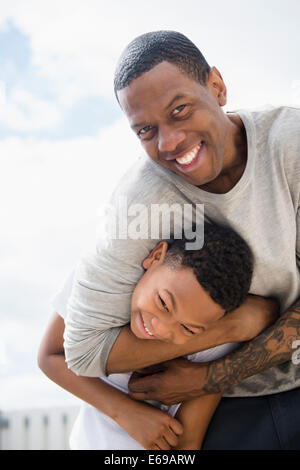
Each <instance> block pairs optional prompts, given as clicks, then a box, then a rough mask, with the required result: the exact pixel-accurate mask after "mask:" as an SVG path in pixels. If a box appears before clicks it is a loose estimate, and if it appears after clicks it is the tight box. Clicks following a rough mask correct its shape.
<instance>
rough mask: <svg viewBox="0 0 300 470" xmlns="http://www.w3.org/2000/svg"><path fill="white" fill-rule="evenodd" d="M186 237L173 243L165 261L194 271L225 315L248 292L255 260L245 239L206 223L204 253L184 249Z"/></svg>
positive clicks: (240, 301)
mask: <svg viewBox="0 0 300 470" xmlns="http://www.w3.org/2000/svg"><path fill="white" fill-rule="evenodd" d="M187 241H188V240H186V238H182V239H176V240H172V242H171V243H170V245H169V249H168V251H167V253H166V257H165V260H164V262H165V263H167V264H169V265H170V266H172V267H173V268H174V269H178V268H182V267H187V268H192V269H193V271H194V274H195V276H196V278H197V280H198V281H199V283H200V284H201V286H202V287H203V288H204V289H205V290H206V291H207V292H208V293H209V295H210V297H211V298H212V299H213V300H214V301H215V302H216V303H217V304H219V305H221V306H222V307H223V308H224V309H225V310H226V313H228V312H230V311H232V310H234V309H236V308H237V307H239V306H240V305H241V304H242V303H243V301H244V300H245V299H246V296H247V294H248V292H249V288H250V284H251V279H252V273H253V264H254V258H253V254H252V252H251V250H250V248H249V246H248V244H247V243H246V242H245V240H244V239H243V238H242V237H241V236H240V235H238V234H237V233H236V232H235V231H234V230H232V229H231V228H229V227H222V226H219V225H213V224H210V223H207V222H205V224H204V244H203V247H202V249H201V250H185V243H186V242H187Z"/></svg>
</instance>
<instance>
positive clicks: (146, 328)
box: [143, 321, 154, 336]
mask: <svg viewBox="0 0 300 470" xmlns="http://www.w3.org/2000/svg"><path fill="white" fill-rule="evenodd" d="M143 324H144V328H145V330H146V331H147V333H148V335H150V336H154V335H153V334H152V333H150V331H149V330H148V328H147V327H146V325H145V323H144V321H143Z"/></svg>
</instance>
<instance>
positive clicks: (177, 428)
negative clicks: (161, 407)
mask: <svg viewBox="0 0 300 470" xmlns="http://www.w3.org/2000/svg"><path fill="white" fill-rule="evenodd" d="M169 427H170V428H171V429H172V431H173V432H174V433H175V434H176V435H177V436H180V435H181V434H182V433H183V426H182V424H181V423H180V422H179V421H178V420H177V419H175V418H172V419H171V420H170V424H169Z"/></svg>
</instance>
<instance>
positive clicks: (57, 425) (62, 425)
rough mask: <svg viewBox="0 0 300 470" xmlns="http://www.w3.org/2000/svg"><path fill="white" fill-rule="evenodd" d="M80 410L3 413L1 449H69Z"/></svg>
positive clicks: (0, 437) (0, 418)
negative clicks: (70, 438)
mask: <svg viewBox="0 0 300 470" xmlns="http://www.w3.org/2000/svg"><path fill="white" fill-rule="evenodd" d="M78 411H79V408H78V407H66V408H62V407H61V408H47V409H30V410H18V411H9V412H6V413H4V412H0V449H1V450H67V449H69V445H68V443H69V435H70V431H71V429H72V426H73V423H74V420H75V418H76V416H77V413H78Z"/></svg>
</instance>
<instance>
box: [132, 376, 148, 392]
mask: <svg viewBox="0 0 300 470" xmlns="http://www.w3.org/2000/svg"><path fill="white" fill-rule="evenodd" d="M128 388H129V390H130V391H131V392H146V391H147V392H151V391H153V389H154V386H153V376H152V375H147V376H144V377H136V378H133V379H130V380H129V382H128Z"/></svg>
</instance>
